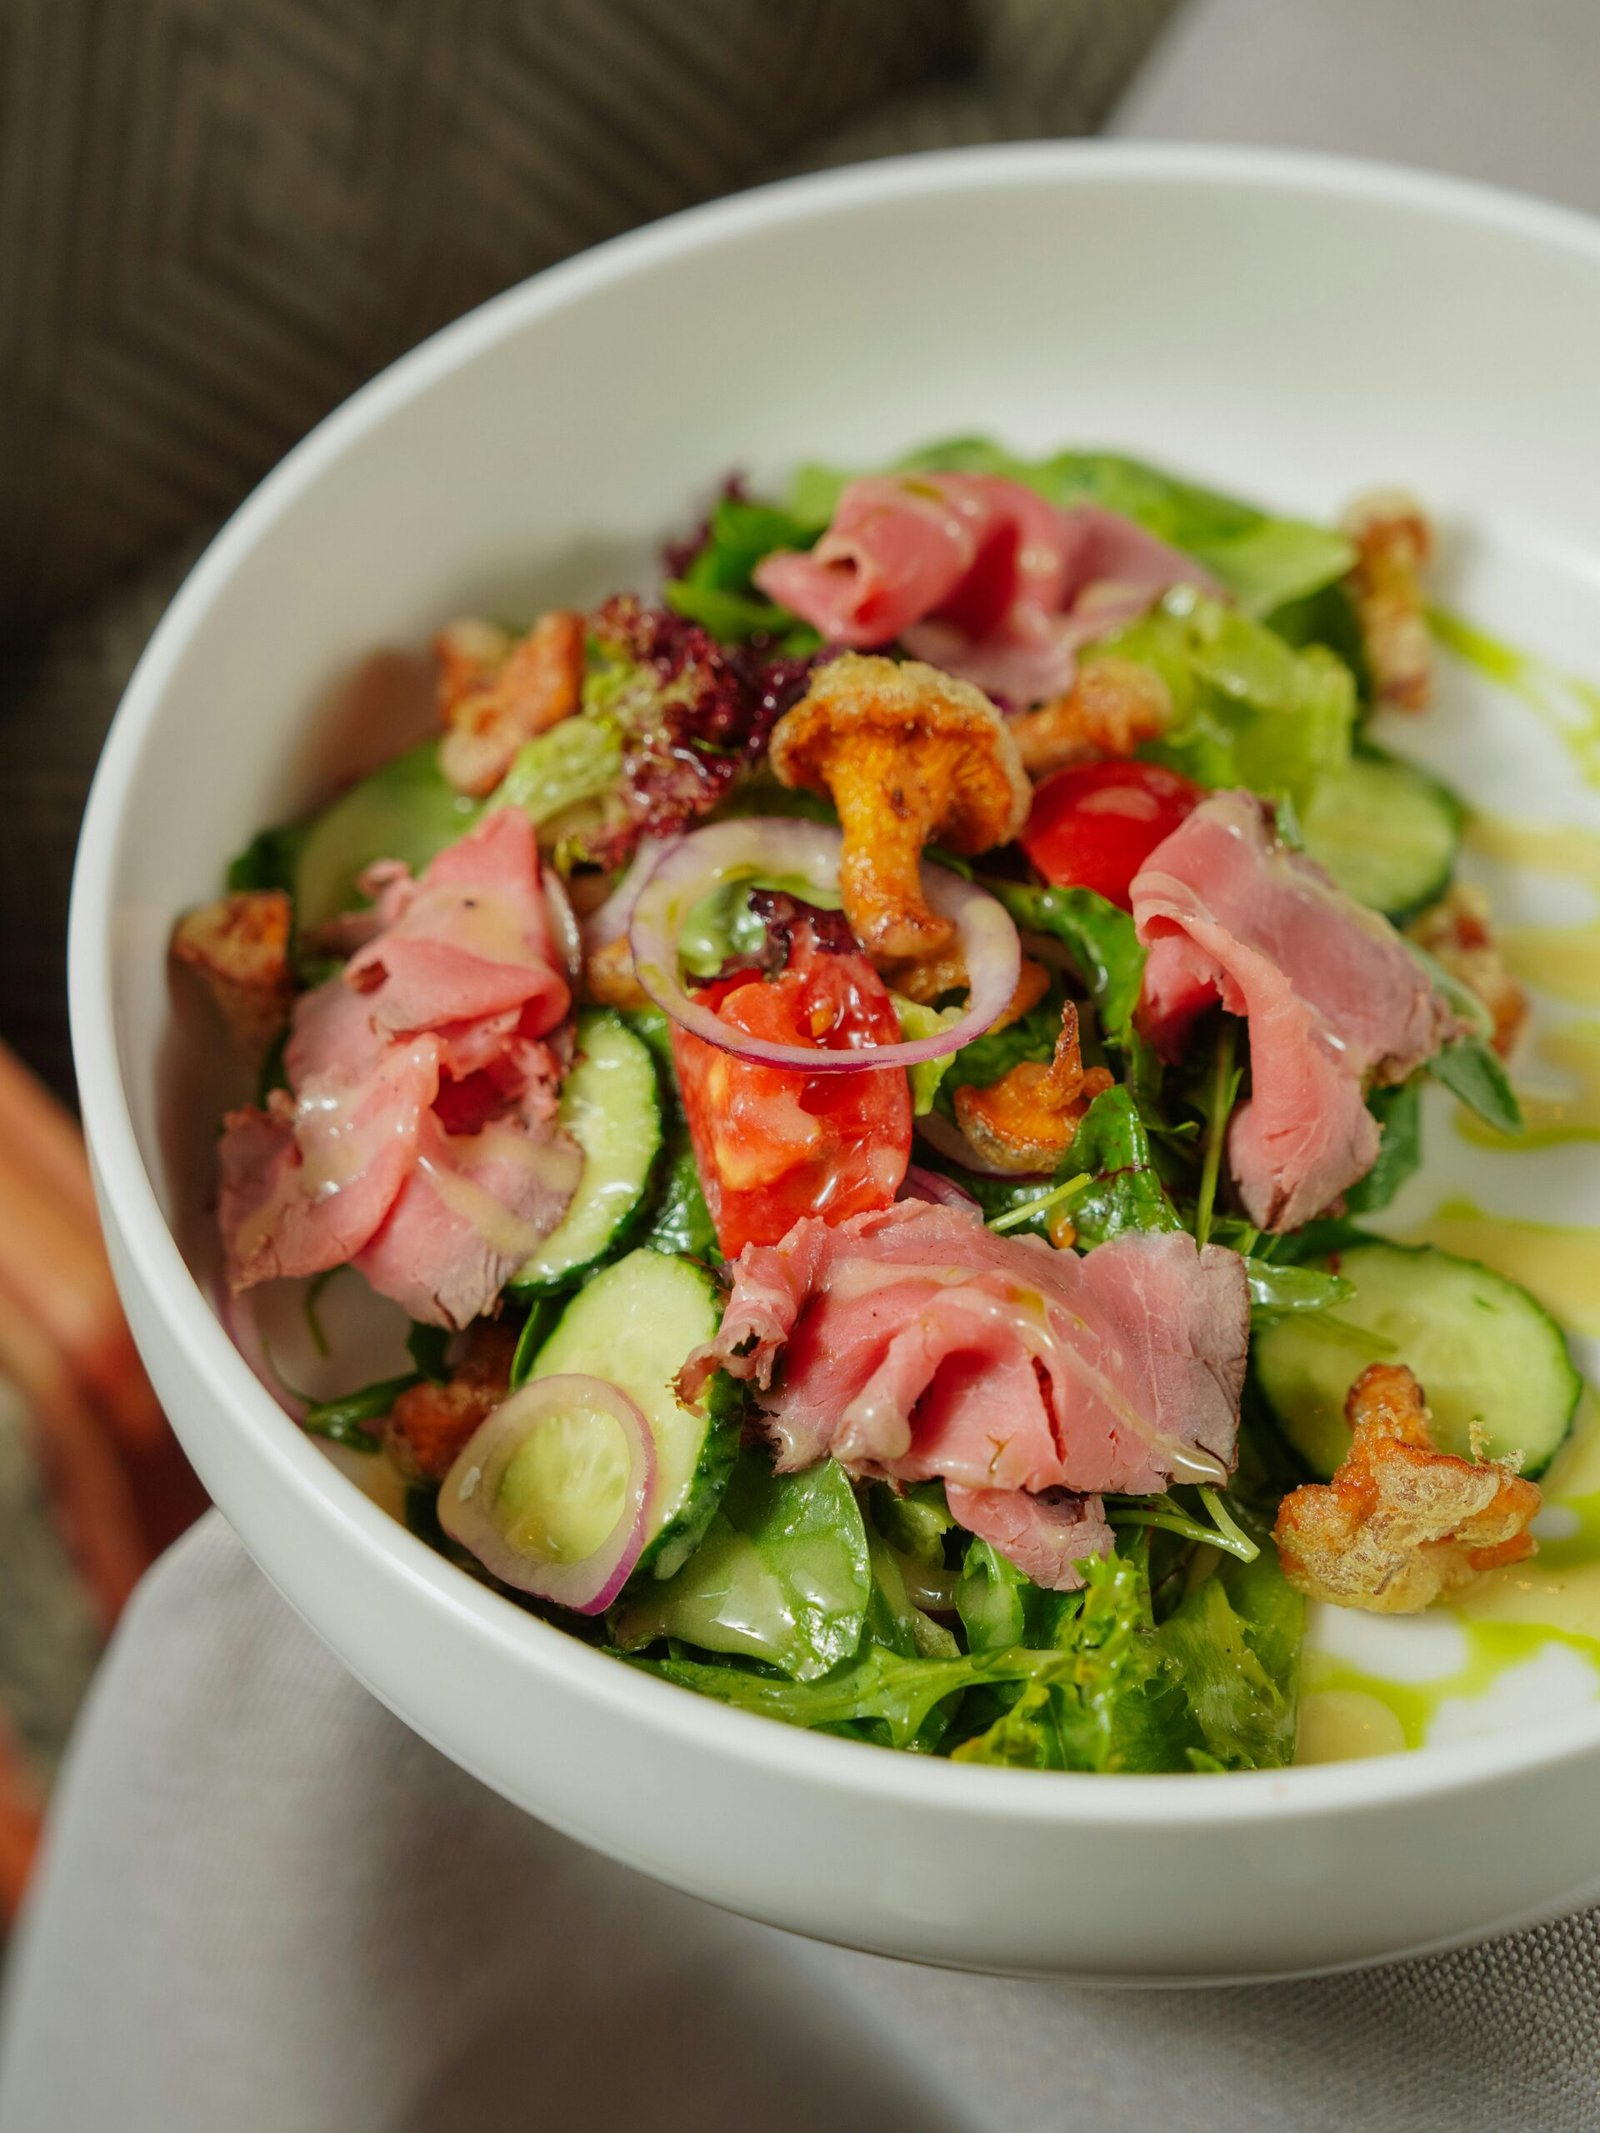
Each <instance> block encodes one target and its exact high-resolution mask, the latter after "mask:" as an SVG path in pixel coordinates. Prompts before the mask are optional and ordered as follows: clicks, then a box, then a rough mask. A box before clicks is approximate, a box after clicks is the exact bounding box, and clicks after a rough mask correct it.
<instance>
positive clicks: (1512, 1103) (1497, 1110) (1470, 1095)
mask: <svg viewBox="0 0 1600 2133" xmlns="http://www.w3.org/2000/svg"><path fill="white" fill-rule="evenodd" d="M1427 1071H1428V1072H1429V1073H1430V1074H1431V1075H1432V1076H1433V1078H1434V1080H1435V1081H1438V1082H1442V1083H1443V1084H1444V1086H1445V1087H1446V1088H1447V1089H1448V1090H1449V1091H1450V1093H1451V1095H1452V1096H1454V1097H1456V1098H1457V1099H1458V1100H1459V1101H1460V1102H1461V1103H1464V1104H1465V1105H1466V1106H1467V1108H1468V1109H1469V1110H1471V1111H1476V1113H1477V1114H1478V1116H1479V1118H1481V1119H1482V1120H1483V1122H1484V1124H1485V1125H1486V1126H1492V1127H1493V1128H1494V1130H1495V1132H1496V1133H1505V1134H1518V1133H1521V1132H1523V1131H1524V1130H1525V1127H1526V1122H1525V1120H1524V1119H1523V1116H1522V1106H1521V1104H1519V1103H1518V1101H1517V1093H1516V1091H1515V1089H1513V1088H1512V1086H1511V1077H1510V1076H1509V1075H1508V1074H1507V1072H1506V1070H1505V1066H1504V1064H1503V1062H1502V1060H1501V1058H1500V1054H1499V1053H1498V1052H1497V1051H1496V1050H1495V1049H1494V1047H1493V1045H1491V1044H1489V1043H1488V1042H1487V1041H1486V1040H1485V1039H1484V1038H1482V1037H1476V1036H1473V1037H1458V1038H1456V1040H1455V1042H1454V1043H1453V1044H1447V1045H1446V1046H1445V1048H1444V1050H1443V1051H1442V1052H1436V1053H1435V1054H1434V1056H1433V1057H1432V1058H1431V1059H1430V1060H1429V1061H1428V1067H1427ZM1377 1204H1378V1205H1380V1206H1381V1205H1382V1204H1383V1203H1382V1202H1381V1201H1380V1202H1378V1203H1377Z"/></svg>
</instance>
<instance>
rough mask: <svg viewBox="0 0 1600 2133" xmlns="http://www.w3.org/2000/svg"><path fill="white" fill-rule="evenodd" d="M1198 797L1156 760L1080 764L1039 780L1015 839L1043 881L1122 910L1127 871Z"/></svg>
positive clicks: (1130, 877)
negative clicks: (1082, 891)
mask: <svg viewBox="0 0 1600 2133" xmlns="http://www.w3.org/2000/svg"><path fill="white" fill-rule="evenodd" d="M1204 798H1205V793H1204V790H1203V789H1202V788H1201V787H1200V786H1198V785H1196V784H1194V783H1193V782H1192V780H1190V779H1188V778H1185V777H1182V776H1180V775H1179V773H1178V772H1177V771H1175V770H1168V769H1166V768H1165V767H1164V766H1163V765H1162V764H1160V763H1132V762H1128V763H1085V764H1083V765H1081V766H1080V767H1078V768H1076V769H1071V770H1058V771H1057V772H1056V773H1055V775H1054V776H1053V777H1049V778H1046V779H1045V781H1044V783H1043V784H1042V785H1041V786H1040V787H1039V789H1038V791H1037V792H1036V793H1035V794H1034V796H1033V807H1032V810H1031V812H1030V813H1029V816H1028V819H1027V821H1026V823H1024V825H1023V829H1022V836H1021V840H1020V842H1021V844H1022V848H1023V850H1024V851H1025V852H1026V853H1027V855H1028V857H1029V858H1030V859H1031V860H1032V861H1033V863H1034V865H1035V866H1036V867H1037V868H1038V869H1039V872H1040V873H1041V874H1042V875H1043V876H1044V878H1045V880H1046V881H1048V882H1052V883H1053V884H1054V885H1055V886H1056V887H1057V888H1061V889H1093V890H1094V891H1095V893H1096V894H1097V895H1099V896H1103V897H1105V898H1106V899H1107V901H1108V902H1110V903H1114V904H1120V905H1121V906H1122V908H1123V910H1124V911H1126V910H1127V909H1128V908H1129V897H1128V889H1129V885H1130V884H1131V882H1132V880H1133V877H1134V875H1135V874H1137V873H1138V871H1139V869H1140V867H1142V866H1143V865H1144V862H1145V861H1146V860H1147V859H1148V858H1149V856H1150V854H1151V853H1152V852H1153V851H1154V850H1155V848H1156V846H1157V845H1158V844H1160V843H1161V842H1162V841H1163V840H1164V839H1165V838H1167V837H1169V836H1170V835H1171V834H1172V832H1173V831H1174V830H1175V829H1176V828H1177V827H1178V824H1179V823H1180V822H1181V821H1182V820H1183V818H1184V816H1185V815H1187V814H1188V813H1189V811H1190V809H1191V808H1193V807H1194V806H1195V805H1196V804H1197V803H1198V802H1199V801H1201V800H1203V799H1204Z"/></svg>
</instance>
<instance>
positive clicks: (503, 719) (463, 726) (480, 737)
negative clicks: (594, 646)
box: [434, 608, 583, 794]
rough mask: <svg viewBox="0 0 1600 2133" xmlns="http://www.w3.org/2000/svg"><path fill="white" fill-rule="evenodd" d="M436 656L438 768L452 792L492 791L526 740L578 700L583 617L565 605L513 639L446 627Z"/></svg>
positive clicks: (484, 626)
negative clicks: (441, 726)
mask: <svg viewBox="0 0 1600 2133" xmlns="http://www.w3.org/2000/svg"><path fill="white" fill-rule="evenodd" d="M434 654H435V656H436V658H437V659H438V662H439V711H440V715H441V717H442V718H443V720H444V723H445V736H444V739H443V740H442V741H441V742H440V744H439V767H440V769H441V770H442V771H443V772H444V774H445V776H446V777H447V778H448V779H449V780H450V783H451V784H452V785H453V786H455V788H456V790H457V791H458V792H465V793H479V794H481V793H488V792H492V791H493V790H494V788H495V786H497V785H498V784H499V783H500V780H501V779H502V778H503V777H504V776H505V774H506V772H507V771H508V770H509V769H510V768H511V764H512V761H513V759H514V757H515V756H516V753H517V750H518V749H519V748H520V747H521V746H522V744H523V743H524V741H531V740H532V739H533V738H534V737H535V736H536V735H537V734H540V733H543V732H545V731H546V730H547V729H548V728H549V727H551V726H554V725H557V724H558V723H559V722H560V721H561V720H562V719H564V718H567V717H570V716H571V714H572V713H573V712H574V711H576V710H577V709H578V706H579V703H580V702H581V700H582V694H583V617H582V616H581V615H576V614H573V613H571V612H570V611H568V610H567V609H565V608H557V609H554V610H553V611H552V612H551V613H550V614H548V615H543V616H541V617H540V619H539V621H538V622H537V623H536V624H535V625H534V627H533V628H532V629H531V630H530V631H529V632H528V634H527V635H526V636H525V637H520V638H518V639H516V640H515V641H513V640H511V639H510V638H508V637H507V636H506V633H505V632H504V631H503V630H500V629H497V628H496V627H495V625H494V624H493V623H488V622H478V621H470V620H469V621H463V622H455V623H452V624H451V625H450V627H449V628H448V629H446V630H442V631H441V632H440V634H439V636H438V637H437V638H435V640H434Z"/></svg>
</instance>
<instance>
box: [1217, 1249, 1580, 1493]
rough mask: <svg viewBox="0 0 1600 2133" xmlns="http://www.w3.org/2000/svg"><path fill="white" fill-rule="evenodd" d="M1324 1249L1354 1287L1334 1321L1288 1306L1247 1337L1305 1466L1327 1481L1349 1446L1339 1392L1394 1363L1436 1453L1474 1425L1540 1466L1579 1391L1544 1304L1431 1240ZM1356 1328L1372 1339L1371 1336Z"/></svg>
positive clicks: (1568, 1422)
mask: <svg viewBox="0 0 1600 2133" xmlns="http://www.w3.org/2000/svg"><path fill="white" fill-rule="evenodd" d="M1333 1257H1334V1258H1335V1259H1336V1260H1337V1270H1338V1272H1339V1273H1340V1274H1342V1275H1343V1276H1344V1278H1345V1280H1346V1281H1348V1282H1350V1283H1352V1284H1353V1286H1354V1289H1355V1294H1354V1295H1353V1296H1352V1297H1350V1298H1349V1299H1348V1301H1347V1302H1345V1303H1342V1304H1340V1305H1339V1307H1338V1310H1337V1312H1336V1313H1335V1314H1333V1315H1334V1316H1335V1317H1336V1318H1337V1320H1338V1321H1339V1323H1338V1324H1335V1325H1330V1324H1319V1322H1318V1321H1319V1314H1318V1313H1316V1312H1305V1313H1302V1314H1300V1315H1298V1316H1286V1317H1283V1318H1280V1319H1277V1320H1276V1321H1274V1322H1273V1323H1271V1324H1268V1325H1265V1326H1263V1327H1262V1328H1261V1330H1260V1331H1259V1332H1258V1333H1257V1334H1256V1337H1255V1341H1254V1344H1253V1350H1254V1367H1255V1377H1256V1383H1257V1385H1258V1386H1259V1387H1260V1389H1261V1391H1262V1393H1263V1394H1264V1395H1265V1397H1266V1401H1267V1404H1268V1406H1269V1407H1270V1408H1271V1409H1272V1412H1273V1415H1274V1416H1275V1418H1276V1420H1277V1423H1278V1426H1279V1428H1280V1429H1281V1430H1282V1431H1283V1433H1284V1435H1285V1436H1286V1437H1287V1438H1288V1440H1289V1442H1290V1443H1291V1444H1292V1445H1293V1446H1294V1449H1295V1450H1296V1451H1297V1452H1298V1453H1299V1454H1300V1456H1301V1458H1302V1459H1303V1460H1304V1461H1305V1463H1306V1465H1307V1466H1309V1467H1310V1469H1311V1471H1312V1472H1313V1473H1314V1474H1316V1475H1318V1476H1319V1477H1320V1478H1321V1479H1323V1480H1327V1479H1328V1477H1329V1476H1330V1475H1331V1474H1332V1473H1333V1471H1334V1469H1335V1467H1336V1466H1338V1464H1339V1463H1340V1461H1341V1460H1342V1459H1343V1458H1344V1456H1345V1454H1346V1452H1348V1450H1349V1449H1350V1431H1349V1429H1348V1428H1347V1427H1346V1424H1345V1419H1344V1402H1345V1395H1346V1393H1347V1392H1348V1391H1349V1390H1350V1387H1351V1385H1352V1384H1353V1383H1354V1382H1355V1380H1356V1379H1357V1378H1358V1377H1359V1376H1360V1374H1361V1372H1362V1371H1363V1370H1364V1369H1365V1368H1366V1367H1367V1365H1368V1364H1369V1363H1376V1362H1396V1363H1404V1364H1405V1365H1406V1366H1407V1367H1408V1368H1409V1369H1410V1370H1412V1371H1413V1372H1414V1373H1415V1374H1416V1377H1417V1379H1418V1381H1419V1382H1420V1384H1421V1386H1422V1389H1423V1391H1424V1393H1425V1394H1426V1396H1427V1401H1428V1406H1429V1408H1430V1409H1431V1411H1432V1414H1433V1434H1434V1441H1435V1442H1436V1443H1437V1444H1438V1446H1439V1448H1440V1450H1441V1451H1446V1452H1455V1453H1456V1454H1457V1455H1458V1456H1459V1457H1462V1458H1467V1457H1469V1456H1470V1454H1471V1451H1472V1432H1473V1427H1474V1425H1475V1424H1476V1425H1477V1426H1478V1428H1479V1429H1481V1430H1482V1432H1483V1437H1482V1439H1481V1442H1482V1445H1483V1449H1484V1451H1485V1452H1486V1453H1487V1455H1488V1456H1489V1457H1490V1458H1492V1459H1505V1458H1509V1457H1510V1456H1511V1455H1512V1454H1514V1453H1520V1454H1521V1457H1522V1472H1523V1473H1524V1474H1526V1475H1528V1476H1529V1477H1530V1478H1531V1477H1532V1476H1534V1475H1537V1474H1542V1473H1543V1472H1544V1470H1545V1468H1546V1467H1547V1466H1548V1465H1549V1464H1550V1461H1551V1459H1552V1458H1553V1457H1554V1456H1555V1453H1556V1451H1557V1450H1558V1449H1559V1447H1560V1445H1561V1442H1562V1440H1563V1439H1564V1438H1565V1436H1566V1434H1567V1432H1568V1430H1569V1429H1570V1428H1571V1426H1572V1417H1573V1414H1574V1411H1575V1410H1576V1408H1577V1405H1578V1395H1579V1393H1580V1392H1581V1390H1582V1380H1581V1379H1580V1378H1579V1376H1578V1373H1577V1371H1576V1370H1575V1369H1574V1368H1573V1364H1572V1358H1571V1356H1570V1355H1569V1354H1568V1353H1567V1344H1566V1341H1565V1340H1564V1339H1563V1337H1562V1333H1561V1328H1560V1327H1559V1326H1558V1325H1557V1324H1556V1322H1555V1320H1554V1319H1553V1318H1552V1317H1551V1316H1550V1314H1549V1312H1548V1311H1546V1310H1544V1309H1543V1308H1542V1306H1540V1305H1539V1304H1536V1303H1535V1302H1534V1300H1533V1298H1532V1297H1531V1296H1530V1295H1529V1294H1528V1292H1527V1290H1526V1289H1520V1288H1518V1287H1517V1285H1516V1283H1515V1282H1513V1281H1507V1280H1506V1279H1505V1277H1504V1276H1503V1275H1501V1274H1495V1273H1492V1272H1491V1271H1490V1269H1489V1268H1488V1267H1485V1266H1479V1265H1478V1263H1477V1261H1476V1260H1472V1259H1458V1258H1456V1257H1455V1255H1454V1254H1453V1253H1451V1252H1441V1251H1438V1250H1436V1249H1435V1248H1434V1247H1433V1246H1432V1245H1416V1246H1408V1245H1400V1244H1362V1245H1357V1246H1355V1247H1354V1248H1353V1249H1351V1250H1349V1251H1345V1252H1339V1253H1336V1254H1334V1255H1333ZM1314 1263H1316V1264H1319V1265H1323V1264H1327V1263H1328V1262H1326V1261H1317V1262H1314ZM1358 1329H1359V1332H1366V1333H1371V1334H1375V1335H1376V1336H1377V1338H1376V1339H1374V1340H1373V1341H1372V1342H1371V1344H1370V1346H1369V1345H1368V1344H1367V1343H1366V1342H1365V1341H1363V1340H1362V1339H1361V1338H1360V1337H1359V1333H1358Z"/></svg>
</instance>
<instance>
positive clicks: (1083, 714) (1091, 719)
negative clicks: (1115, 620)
mask: <svg viewBox="0 0 1600 2133" xmlns="http://www.w3.org/2000/svg"><path fill="white" fill-rule="evenodd" d="M1008 723H1009V725H1010V728H1011V738H1012V739H1013V740H1014V741H1015V742H1016V744H1017V753H1018V754H1019V755H1020V756H1021V757H1022V767H1023V768H1024V770H1026V771H1027V772H1028V774H1029V775H1030V776H1031V777H1035V778H1042V777H1046V776H1048V775H1049V773H1050V772H1051V771H1052V770H1065V769H1066V768H1067V766H1068V765H1069V764H1071V763H1094V762H1099V761H1101V760H1103V759H1104V758H1105V757H1107V756H1128V755H1132V753H1133V751H1134V750H1135V749H1136V748H1137V747H1138V746H1139V744H1140V742H1141V741H1153V740H1154V739H1155V738H1156V736H1157V734H1161V733H1165V732H1166V730H1167V728H1168V726H1170V725H1171V723H1172V692H1171V690H1170V689H1169V688H1168V687H1167V685H1166V683H1165V682H1164V681H1163V680H1162V679H1161V676H1160V675H1159V674H1157V673H1156V672H1155V671H1154V670H1153V668H1150V667H1142V666H1140V665H1139V663H1138V662H1137V660H1133V659H1119V658H1117V657H1116V656H1115V655H1114V654H1108V655H1107V657H1106V658H1104V659H1095V660H1091V661H1090V663H1089V664H1088V665H1087V666H1083V667H1080V668H1079V669H1078V672H1077V675H1076V678H1075V679H1074V681H1073V684H1072V687H1071V688H1070V689H1069V690H1068V691H1067V693H1066V695H1065V696H1058V697H1056V698H1054V699H1053V701H1051V702H1050V703H1047V704H1041V705H1040V706H1039V708H1038V710H1037V711H1024V712H1022V713H1021V714H1020V715H1019V716H1018V717H1015V718H1012V719H1011V720H1009V721H1008Z"/></svg>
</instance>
